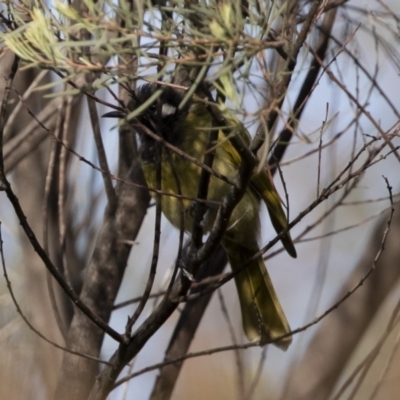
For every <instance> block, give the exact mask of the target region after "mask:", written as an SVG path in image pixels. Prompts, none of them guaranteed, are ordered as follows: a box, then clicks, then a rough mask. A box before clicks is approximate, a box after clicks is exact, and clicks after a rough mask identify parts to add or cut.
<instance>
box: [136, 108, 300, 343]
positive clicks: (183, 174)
mask: <svg viewBox="0 0 400 400" xmlns="http://www.w3.org/2000/svg"><path fill="white" fill-rule="evenodd" d="M178 104H179V103H178ZM166 121H168V120H166ZM171 121H172V122H171V124H170V125H171V126H163V127H162V131H165V132H171V135H172V137H173V140H175V139H176V136H177V135H179V141H177V143H178V144H177V147H179V148H180V149H181V150H183V151H184V152H185V153H187V154H188V155H190V156H192V157H194V158H196V159H198V160H199V161H203V159H204V155H205V148H206V144H207V140H208V134H209V129H210V128H211V126H212V119H211V115H210V114H209V112H208V110H207V109H206V107H205V106H204V105H203V104H201V103H192V104H191V105H190V108H189V109H188V111H187V113H186V114H185V115H184V117H181V118H179V117H178V118H176V119H174V120H171ZM229 123H230V124H234V129H232V132H233V134H237V135H240V136H241V137H242V139H243V140H245V142H247V143H248V142H249V140H250V139H249V134H248V132H247V131H246V129H245V128H244V127H243V125H242V124H241V123H240V122H238V121H232V120H230V121H229ZM165 124H166V122H165ZM174 135H175V136H174ZM142 136H143V135H142ZM215 148H216V153H215V158H214V162H213V165H212V168H213V169H214V170H215V171H217V172H218V173H220V174H222V175H225V176H226V177H228V178H230V179H233V178H234V177H235V176H236V175H237V172H238V168H239V166H240V163H241V159H240V156H239V154H238V153H237V152H236V150H235V148H234V147H233V146H232V145H231V143H230V142H229V140H227V138H226V137H225V135H224V134H223V133H222V132H219V134H218V143H216V144H215ZM169 153H170V156H169V157H167V156H166V153H165V149H163V158H162V181H161V189H162V191H163V192H165V193H172V194H179V193H178V189H177V184H176V177H177V178H178V180H179V183H180V188H181V194H182V195H183V196H186V197H189V198H196V196H197V192H198V183H199V179H200V174H201V168H200V167H198V166H197V165H195V164H194V163H192V162H190V161H189V160H187V159H185V158H184V157H182V156H180V155H178V154H176V153H174V152H172V151H170V152H169ZM142 166H143V171H144V174H145V177H146V181H147V184H148V186H149V187H150V188H156V183H155V176H156V172H155V164H154V162H153V161H152V160H143V162H142ZM173 168H174V170H175V174H174V172H173ZM229 189H230V185H229V184H228V183H226V182H223V181H222V180H220V179H218V178H216V177H215V176H211V179H210V184H209V188H208V199H210V200H216V201H221V200H222V198H223V197H224V196H225V195H226V194H227V192H228V191H229ZM261 199H262V200H263V201H264V202H265V204H266V205H267V208H268V211H269V214H270V215H271V220H272V223H273V226H274V228H275V229H276V230H277V232H280V231H282V230H283V229H285V228H286V227H287V220H286V216H285V213H284V211H283V209H282V206H281V201H280V198H279V195H278V194H277V192H276V190H275V187H274V185H273V182H272V180H271V178H270V177H269V176H268V174H267V173H266V172H265V171H261V172H260V173H258V174H257V175H255V176H254V177H253V178H252V180H251V183H250V185H249V187H248V189H247V191H246V193H245V195H244V196H243V198H242V200H241V201H240V202H239V204H238V205H237V206H236V208H235V209H234V211H233V213H232V215H231V218H230V224H229V227H228V229H227V231H226V233H225V234H224V236H223V239H222V246H223V247H224V249H225V251H226V252H227V255H228V258H229V262H230V264H231V267H232V269H233V271H237V270H238V269H240V268H242V267H243V265H244V263H245V262H247V261H248V260H249V259H250V258H251V257H252V256H253V255H254V254H255V253H257V252H258V251H259V245H258V237H259V231H260V221H259V212H260V200H261ZM183 206H184V208H185V209H188V210H189V209H190V207H191V206H192V201H190V200H183ZM181 207H182V203H181V200H179V199H177V198H176V197H171V196H168V195H165V196H163V197H162V211H163V213H164V214H165V216H166V217H167V218H168V219H169V221H170V222H171V223H172V224H173V225H175V226H177V227H179V226H180V225H181ZM217 211H218V207H217V206H216V205H215V206H212V205H211V206H210V205H209V206H208V210H207V212H206V215H205V221H204V231H205V232H207V231H208V230H210V229H211V227H212V225H213V223H214V220H215V217H216V214H217ZM184 223H185V229H186V230H187V231H189V232H190V231H191V229H192V227H193V217H192V213H191V212H185V213H184ZM282 243H283V244H284V246H285V248H286V250H287V251H288V253H289V254H290V255H292V256H294V257H295V256H296V251H295V249H294V246H293V243H292V241H291V238H290V234H289V233H287V234H286V235H285V236H284V237H283V238H282ZM235 282H236V287H237V291H238V294H239V299H240V306H241V311H242V320H243V328H244V332H245V334H246V336H247V337H248V339H249V340H250V341H254V342H255V341H258V342H260V344H261V345H262V344H265V343H266V342H267V341H268V340H270V339H274V338H277V337H279V336H282V335H285V334H288V333H289V332H290V327H289V324H288V322H287V320H286V317H285V314H284V312H283V310H282V307H281V305H280V303H279V300H278V298H277V295H276V293H275V290H274V288H273V285H272V282H271V279H270V277H269V275H268V272H267V270H266V268H265V265H264V262H263V259H262V257H261V256H260V257H258V258H257V259H255V260H253V261H251V262H250V263H249V264H248V265H247V266H246V267H245V268H244V269H243V270H242V271H241V272H239V273H238V274H237V275H236V276H235ZM290 343H291V337H290V336H288V337H286V338H284V339H282V340H280V341H279V342H277V343H275V344H276V345H278V346H279V347H281V348H283V349H286V348H287V347H288V346H289V344H290Z"/></svg>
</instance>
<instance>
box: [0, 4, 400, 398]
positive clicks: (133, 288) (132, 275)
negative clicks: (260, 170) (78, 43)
mask: <svg viewBox="0 0 400 400" xmlns="http://www.w3.org/2000/svg"><path fill="white" fill-rule="evenodd" d="M373 3H374V4H375V2H373ZM351 4H357V5H359V6H362V7H365V6H366V5H368V2H362V1H352V2H351ZM391 4H392V7H393V9H395V8H397V12H400V5H399V4H398V3H397V2H396V1H392V2H391ZM360 23H361V24H362V26H363V24H366V23H367V21H360ZM340 29H341V27H340V23H339V24H337V26H336V32H337V33H338V32H339V30H340ZM377 29H379V27H377ZM334 34H335V31H334ZM336 36H339V35H338V34H337V35H336ZM353 40H357V41H358V43H359V53H358V57H359V59H360V60H361V61H362V64H363V65H364V66H366V67H367V68H368V69H369V71H370V72H372V71H373V69H374V66H375V62H376V54H375V49H374V44H373V42H372V40H371V39H370V38H369V37H367V36H366V35H365V34H364V33H363V31H362V29H359V30H358V32H357V33H356V34H355V37H354V39H353ZM350 46H351V45H350ZM337 62H338V65H339V68H340V71H341V73H342V74H343V75H342V79H343V80H344V82H345V84H346V87H347V89H348V90H350V91H351V92H352V93H355V91H356V86H357V84H358V87H359V91H360V97H361V100H362V99H363V96H365V95H366V94H367V93H368V90H369V87H370V83H369V82H368V81H367V80H366V78H365V77H364V76H363V74H362V73H360V75H359V77H358V78H356V76H355V73H354V69H353V68H352V64H351V63H350V62H349V61H348V59H347V57H346V56H345V55H341V56H339V58H338V61H337ZM378 63H379V68H380V72H379V74H378V77H377V80H378V81H379V83H380V85H381V87H382V88H383V90H384V91H385V92H386V93H387V94H388V95H389V97H390V98H391V99H392V101H393V102H394V104H395V106H397V107H398V108H400V107H399V104H398V103H399V100H398V98H399V96H398V91H399V87H400V79H399V76H398V71H395V70H394V69H393V67H392V65H391V64H390V63H389V62H388V61H387V60H386V59H385V55H384V54H382V53H381V54H380V55H379V56H378ZM333 70H334V71H335V72H336V71H337V70H336V68H335V67H334V68H333ZM299 81H300V82H301V78H300V79H299ZM296 88H297V86H296V85H295V84H294V85H292V86H291V87H290V90H289V100H290V101H293V98H294V96H295V95H296V94H297V90H296ZM327 103H329V115H328V119H332V118H333V120H332V122H331V124H330V127H329V128H328V129H327V131H326V132H324V134H323V137H322V139H323V142H324V143H325V142H327V141H329V139H330V138H332V137H333V135H334V134H335V133H337V132H338V131H340V130H341V129H342V128H343V127H344V126H346V125H347V123H348V121H349V120H351V119H352V118H353V115H354V109H352V107H349V100H348V99H347V98H346V96H345V95H343V94H342V95H341V94H340V90H338V89H337V88H336V87H335V86H334V84H332V83H330V82H329V79H328V78H327V76H324V77H323V78H322V79H321V81H320V83H319V86H318V87H317V88H316V90H315V91H314V93H313V95H312V98H311V100H310V102H309V103H308V105H307V108H306V111H305V112H304V114H303V117H302V120H301V123H300V127H299V132H301V133H303V134H305V135H309V134H310V132H314V133H313V134H312V135H311V136H310V138H312V139H313V141H314V143H312V144H306V143H305V142H304V141H302V140H301V139H300V138H295V139H294V140H293V143H292V144H291V146H290V148H289V149H288V151H287V153H286V155H285V158H284V160H283V168H282V169H283V174H284V177H285V181H286V185H287V188H288V192H289V196H290V213H291V218H294V217H295V216H297V215H298V213H299V212H301V211H302V210H304V209H305V208H306V207H307V206H308V205H309V204H310V203H311V202H312V201H313V200H314V199H315V197H316V187H317V166H318V155H317V154H315V155H313V156H311V157H307V158H306V159H303V160H301V161H297V162H294V163H289V165H285V164H286V163H288V162H289V161H290V160H292V159H294V158H297V157H298V156H299V155H301V154H304V153H306V152H308V151H309V150H310V149H312V148H315V147H316V146H317V145H318V139H319V133H320V128H321V124H322V121H323V120H324V119H325V115H326V109H327ZM245 104H246V105H248V107H249V109H250V110H251V108H252V107H253V110H254V109H255V107H256V106H255V104H254V99H252V98H251V97H250V96H249V97H247V98H246V99H245ZM369 110H370V111H371V113H372V115H373V116H374V117H375V119H377V120H379V121H380V123H381V127H382V129H383V130H387V129H389V128H390V127H391V126H393V125H394V124H395V123H396V122H397V120H396V117H395V116H394V115H393V113H392V111H391V110H390V109H389V107H388V106H387V105H386V104H385V102H384V100H383V99H382V98H381V97H380V96H379V95H377V94H376V93H374V94H373V95H372V96H371V98H370V104H369ZM99 111H100V113H102V112H106V111H107V110H105V109H104V108H103V107H101V106H99ZM83 115H84V114H83ZM334 116H336V117H334ZM361 123H362V126H363V129H364V132H365V133H368V134H371V135H375V134H376V132H375V131H374V129H373V128H372V127H371V124H370V123H369V122H367V121H366V118H364V117H362V118H361ZM112 125H113V122H112V121H109V120H105V121H103V137H104V139H105V141H106V144H107V153H108V158H109V160H115V154H117V142H116V138H117V135H116V131H110V128H111V126H112ZM80 129H81V132H82V134H78V137H82V138H84V139H83V140H82V141H81V143H79V144H78V151H79V152H80V153H81V154H82V155H84V156H85V157H86V158H88V159H95V155H94V154H95V146H94V145H93V142H92V140H93V139H92V137H91V136H90V135H87V134H85V132H87V131H88V130H90V128H89V121H88V120H85V121H81V128H80ZM357 143H358V144H360V143H361V139H360V138H358V139H357ZM352 145H353V130H352V129H350V130H349V132H346V133H345V134H344V135H343V136H342V138H341V139H340V140H339V141H338V142H336V143H335V144H334V145H333V146H330V147H329V148H328V149H326V150H324V151H323V152H322V164H321V189H322V188H324V187H325V186H326V185H327V183H329V182H330V180H331V179H332V177H334V176H335V175H336V174H337V172H338V171H340V170H341V169H343V167H344V166H345V165H346V164H347V163H348V161H349V160H350V155H351V147H352ZM110 164H111V165H112V164H113V163H112V162H110ZM75 165H76V170H74V171H73V172H72V175H75V174H77V173H78V171H79V176H80V179H82V180H86V181H87V182H89V181H90V180H91V179H93V171H92V170H91V169H90V168H89V167H88V166H87V165H82V163H80V162H79V161H76V163H75ZM358 165H359V164H358ZM112 167H113V168H114V170H115V167H116V163H115V162H114V165H112ZM382 175H385V176H386V177H387V178H388V179H389V182H390V183H391V185H392V186H393V191H394V193H397V192H398V191H399V189H400V187H399V186H400V185H399V166H398V162H397V161H396V160H395V159H394V158H393V157H389V158H388V159H387V160H384V161H382V162H380V163H378V164H377V165H375V166H374V167H373V168H371V169H369V170H368V172H367V173H366V174H365V177H364V179H363V180H362V182H361V184H359V186H358V188H357V189H356V190H354V191H353V193H352V194H351V195H350V196H349V197H348V199H347V201H354V200H363V199H364V200H365V199H371V198H378V197H385V196H387V190H386V184H385V182H384V180H383V178H382ZM95 176H96V179H99V183H100V178H101V177H100V176H99V174H97V173H96V174H95ZM275 182H276V184H277V187H278V191H279V192H280V194H281V195H282V196H283V194H284V192H283V190H282V185H281V183H280V182H279V178H278V177H276V178H275ZM3 196H4V194H3V193H0V200H1V201H2V206H1V209H0V219H1V221H2V223H3V240H4V241H5V243H7V242H15V241H16V240H17V239H16V238H17V237H18V235H17V233H16V227H17V225H14V222H15V218H14V215H13V212H12V211H11V209H10V207H9V206H8V202H7V201H3V199H4V198H3ZM334 199H335V197H334V196H333V197H332V198H331V199H329V200H328V201H327V202H325V203H323V204H321V205H320V206H319V207H318V208H317V209H316V210H314V211H313V212H312V213H310V214H309V215H308V216H307V217H306V218H304V219H303V220H302V221H301V222H300V224H298V225H297V226H296V227H295V228H294V229H293V230H292V237H293V238H296V236H297V234H299V233H300V232H301V231H302V230H303V229H304V228H305V227H306V226H308V225H310V224H312V223H313V221H315V220H316V219H317V218H318V217H319V216H320V215H321V214H322V213H323V212H324V211H325V210H326V208H327V207H328V206H329V204H331V202H333V201H334ZM76 204H77V210H80V212H82V214H83V213H84V212H85V207H87V206H88V205H87V204H86V203H85V192H84V189H83V190H82V192H81V193H78V194H77V195H76ZM104 205H105V202H104V198H103V200H102V201H101V202H100V204H99V208H98V216H99V218H101V216H102V213H103V209H104ZM388 206H389V202H388V201H383V202H379V203H372V204H365V205H361V206H360V205H358V206H348V207H341V208H340V209H339V210H337V211H336V212H335V213H334V214H333V216H332V217H331V218H329V219H328V220H327V221H325V223H324V224H322V225H320V226H319V227H318V228H317V229H315V230H313V231H312V232H311V233H310V234H308V236H307V237H314V236H317V235H319V234H322V233H324V232H329V231H332V230H335V229H339V228H343V227H346V226H349V225H352V224H357V223H360V222H361V221H364V220H365V219H367V218H368V217H370V216H372V215H374V214H377V213H379V212H380V211H381V210H383V209H384V208H386V207H388ZM154 211H155V210H154V208H151V209H150V210H149V213H148V216H147V218H146V220H145V223H144V224H143V227H142V229H141V231H140V234H139V236H138V238H137V242H138V245H137V246H135V248H134V249H133V251H132V253H131V257H130V262H129V265H128V268H127V270H126V273H125V278H124V281H123V285H122V287H121V290H120V293H119V295H118V298H117V302H119V301H122V300H126V299H129V298H132V297H136V296H138V295H140V294H141V293H142V290H143V289H144V286H145V283H146V281H147V277H148V268H149V265H150V258H151V252H152V240H153V227H154ZM262 221H263V227H264V229H263V233H262V241H261V243H263V244H265V243H267V242H268V240H269V239H270V238H272V237H274V233H273V232H272V229H271V226H270V223H269V219H268V216H267V213H266V211H265V210H264V211H263V213H262ZM375 223H376V219H374V220H372V221H370V222H368V223H365V224H362V225H361V226H359V227H358V228H356V229H351V230H348V231H346V232H342V233H340V234H338V235H334V236H331V237H329V238H328V239H325V240H324V242H323V243H322V242H321V241H320V240H316V241H311V242H306V243H298V244H297V245H296V249H297V252H298V258H297V259H291V258H290V257H289V256H288V255H287V254H286V253H281V254H279V255H278V256H276V257H274V258H273V259H271V260H268V262H267V265H268V270H269V272H270V274H271V276H272V279H273V282H274V285H275V288H276V290H277V292H278V294H279V298H280V300H281V303H282V306H283V308H284V310H285V312H286V315H287V317H288V320H289V321H290V325H291V327H292V328H293V329H296V328H298V327H300V326H302V325H304V324H305V323H307V322H309V321H310V320H312V319H313V318H314V317H315V316H317V315H319V314H321V313H322V312H323V311H324V310H326V309H327V308H329V307H330V306H331V305H332V303H333V299H334V297H335V294H336V293H337V291H338V290H339V289H340V287H341V284H342V283H343V282H344V281H345V280H346V278H347V276H348V275H349V273H350V272H351V270H352V268H353V267H354V265H355V264H356V263H357V261H358V260H359V258H360V254H361V253H362V250H363V248H364V247H365V245H366V242H367V240H368V239H369V234H370V232H371V229H372V228H373V227H374V226H375ZM177 243H178V240H177V230H176V229H175V228H173V227H172V226H171V225H170V224H169V223H168V221H167V220H166V219H165V218H163V223H162V238H161V251H160V258H159V260H160V261H159V267H158V268H159V269H158V271H159V272H158V275H157V278H156V283H155V286H154V288H157V287H158V286H159V285H160V282H161V281H162V280H163V277H164V276H165V273H166V270H167V268H168V267H170V266H171V265H172V264H173V262H174V260H175V256H176V252H177ZM83 245H84V244H83ZM278 246H279V245H276V246H275V247H274V249H273V250H275V249H276V248H278ZM321 252H324V254H323V256H322V257H321ZM17 254H18V249H17V248H16V249H15V253H14V252H11V253H8V255H7V254H6V256H8V257H9V259H11V258H12V257H15V256H16V255H17ZM321 259H322V260H323V261H324V262H326V263H327V269H326V277H325V284H324V286H323V288H322V289H321V296H320V299H319V302H318V305H317V306H316V307H315V311H314V312H313V314H312V315H310V316H308V317H307V318H306V311H307V309H308V307H309V301H310V299H311V297H312V295H313V293H314V294H315V289H314V284H315V281H316V277H317V276H318V274H317V271H318V270H319V268H320V265H321V264H320V262H321ZM222 292H223V294H224V297H225V301H226V303H227V304H228V308H229V312H230V318H231V320H232V322H233V324H234V327H235V333H236V336H237V337H238V338H240V340H243V342H245V341H246V340H245V339H244V338H243V334H242V325H241V317H240V310H239V303H238V299H237V295H236V290H235V288H234V284H233V283H232V282H230V283H228V284H227V285H225V286H224V287H223V289H222ZM392 298H394V296H392ZM150 306H151V302H149V306H148V307H147V308H146V309H145V311H144V312H143V314H142V317H141V318H140V320H139V323H140V322H141V321H143V319H144V318H145V317H146V316H147V315H148V314H149V312H150ZM133 310H134V308H133V307H127V308H124V309H122V310H119V311H117V312H115V313H114V314H113V316H112V320H111V324H112V326H113V328H114V329H117V330H119V331H122V330H123V329H124V326H125V323H126V318H127V316H128V315H131V314H132V312H133ZM177 318H178V313H175V314H174V315H173V317H171V318H170V320H169V321H168V323H167V324H166V325H165V326H164V327H163V329H161V330H160V331H159V332H158V333H157V334H156V335H155V336H154V337H153V338H152V339H151V340H149V342H148V344H147V345H146V346H145V348H144V349H143V351H142V352H141V353H140V355H139V357H138V358H137V360H136V361H135V365H134V370H137V369H140V368H143V367H145V366H148V365H151V364H153V363H157V362H160V361H161V360H162V358H163V356H164V349H165V347H166V345H167V343H168V341H169V337H170V333H171V332H172V329H173V327H174V323H175V321H176V320H177ZM328 318H329V317H328ZM315 329H318V327H316V328H311V329H309V330H307V331H306V332H305V333H301V334H299V335H296V336H295V337H294V340H293V344H292V346H291V347H290V348H289V349H288V351H287V352H282V351H281V350H279V349H276V348H275V347H272V346H271V347H269V348H268V351H267V361H266V363H265V368H264V372H263V379H262V382H261V383H260V385H259V390H260V393H262V392H263V390H264V391H265V390H266V389H265V388H266V387H268V391H271V390H276V391H279V390H280V385H281V384H282V381H283V379H284V378H285V375H286V373H287V371H288V368H289V366H290V365H291V364H292V363H293V362H294V360H296V358H297V357H299V356H301V353H302V351H303V350H304V348H305V346H306V344H307V342H308V341H309V340H310V338H311V337H312V334H313V333H314V332H315ZM228 344H231V340H230V334H229V331H228V327H227V324H226V322H225V320H224V317H223V315H222V312H221V308H220V305H219V302H218V296H216V295H214V296H213V300H212V302H211V305H210V307H209V308H208V310H207V311H206V313H205V316H204V318H203V320H202V322H201V325H200V328H199V330H198V331H197V333H196V337H195V340H194V342H193V344H192V346H191V348H190V351H191V352H193V351H198V350H204V349H208V348H212V347H218V346H224V345H228ZM114 349H115V342H113V341H112V340H109V339H107V340H106V341H105V344H104V347H103V352H102V356H103V357H104V358H106V359H107V358H108V357H109V356H111V354H112V353H113V351H114ZM261 353H262V349H260V348H253V349H250V350H246V351H245V352H244V353H243V357H244V359H245V364H246V369H247V372H248V373H249V374H254V372H255V370H256V368H257V363H258V360H259V358H260V356H261ZM157 374H158V371H154V372H150V373H146V374H144V375H142V376H140V377H138V378H136V379H134V380H132V381H131V382H130V383H129V389H128V393H131V394H132V395H133V393H134V394H135V397H134V398H135V399H146V398H147V397H148V395H149V393H150V391H151V389H152V386H153V383H154V379H155V376H156V375H157ZM235 379H236V375H235V361H234V356H233V353H218V354H216V355H212V356H206V357H202V358H200V359H194V360H189V361H187V362H185V364H184V367H183V370H182V374H181V376H180V378H179V381H180V382H184V381H185V383H187V384H186V385H179V384H178V387H177V389H176V392H175V395H174V397H173V399H177V400H180V399H187V398H188V397H187V393H188V392H186V390H187V387H188V386H190V385H196V387H197V388H198V390H199V391H200V393H199V397H192V396H191V399H207V400H214V399H218V400H223V399H233V398H234V397H232V396H233V393H235V392H236V386H235V384H234V380H235ZM208 387H212V388H213V391H212V392H210V393H208V392H207V390H211V389H208ZM216 388H217V389H218V388H219V390H220V392H218V391H216V390H215V389H216ZM123 390H124V388H121V389H119V390H116V391H115V392H114V395H113V396H111V398H112V399H121V398H122V391H123ZM127 398H129V396H128V397H127ZM259 398H263V397H259Z"/></svg>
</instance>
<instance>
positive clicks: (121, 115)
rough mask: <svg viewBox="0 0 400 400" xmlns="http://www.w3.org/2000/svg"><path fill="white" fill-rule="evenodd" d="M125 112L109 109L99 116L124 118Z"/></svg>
mask: <svg viewBox="0 0 400 400" xmlns="http://www.w3.org/2000/svg"><path fill="white" fill-rule="evenodd" d="M125 116H126V114H125V113H123V112H122V111H111V112H108V113H105V114H103V115H102V116H101V118H125Z"/></svg>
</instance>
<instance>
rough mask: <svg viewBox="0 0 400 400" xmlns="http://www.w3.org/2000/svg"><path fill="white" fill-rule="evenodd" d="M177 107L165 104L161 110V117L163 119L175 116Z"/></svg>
mask: <svg viewBox="0 0 400 400" xmlns="http://www.w3.org/2000/svg"><path fill="white" fill-rule="evenodd" d="M175 112H176V107H174V106H172V105H171V104H167V103H165V104H163V106H162V108H161V115H162V116H163V117H168V116H169V115H172V114H175Z"/></svg>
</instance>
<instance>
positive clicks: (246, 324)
mask: <svg viewBox="0 0 400 400" xmlns="http://www.w3.org/2000/svg"><path fill="white" fill-rule="evenodd" d="M224 247H225V250H226V252H227V254H228V258H229V262H230V264H231V267H232V270H233V272H235V271H238V270H239V269H240V268H242V267H243V265H244V263H245V262H246V261H247V260H248V259H249V258H250V257H251V256H252V255H254V253H255V252H254V251H250V250H249V249H247V248H244V247H243V246H240V245H238V244H237V243H224ZM235 282H236V287H237V291H238V294H239V301H240V308H241V311H242V321H243V329H244V332H245V334H246V336H247V338H248V339H249V340H250V341H252V342H259V343H260V345H261V346H262V345H264V344H266V343H267V342H268V341H270V340H271V339H275V338H277V337H280V336H283V335H286V334H288V333H289V332H290V326H289V323H288V321H287V319H286V317H285V313H284V312H283V309H282V306H281V305H280V303H279V300H278V296H277V295H276V293H275V289H274V287H273V285H272V282H271V278H270V276H269V274H268V271H267V269H266V268H265V264H264V261H263V259H262V257H258V258H257V259H255V260H253V261H251V262H250V263H249V264H248V265H247V266H246V267H244V268H243V269H242V270H241V271H240V272H239V273H238V274H236V275H235ZM291 342H292V337H291V336H286V337H285V338H283V339H281V340H279V341H277V342H274V344H275V345H276V346H278V347H279V348H281V349H283V350H286V349H287V348H288V347H289V345H290V343H291Z"/></svg>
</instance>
